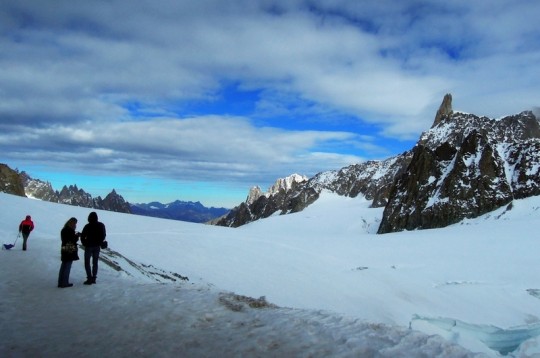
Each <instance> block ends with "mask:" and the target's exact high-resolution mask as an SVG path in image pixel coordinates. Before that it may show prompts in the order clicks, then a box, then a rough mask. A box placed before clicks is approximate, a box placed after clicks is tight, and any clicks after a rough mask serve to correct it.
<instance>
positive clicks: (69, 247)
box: [58, 218, 80, 288]
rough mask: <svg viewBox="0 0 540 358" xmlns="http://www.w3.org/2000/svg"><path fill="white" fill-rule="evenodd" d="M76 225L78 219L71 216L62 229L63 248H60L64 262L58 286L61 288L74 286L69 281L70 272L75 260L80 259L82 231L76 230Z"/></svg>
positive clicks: (59, 273)
mask: <svg viewBox="0 0 540 358" xmlns="http://www.w3.org/2000/svg"><path fill="white" fill-rule="evenodd" d="M76 227H77V219H76V218H71V219H69V220H68V221H67V222H66V224H65V225H64V227H63V228H62V231H60V238H61V239H62V248H61V250H60V257H61V260H62V264H61V265H60V272H58V287H60V288H65V287H71V286H73V284H72V283H69V273H70V272H71V264H72V263H73V261H75V260H78V259H79V255H78V253H77V251H78V250H79V249H78V247H77V241H79V235H80V233H77V232H75V229H76Z"/></svg>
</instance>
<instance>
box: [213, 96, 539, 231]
mask: <svg viewBox="0 0 540 358" xmlns="http://www.w3.org/2000/svg"><path fill="white" fill-rule="evenodd" d="M539 149H540V126H539V123H538V119H537V118H536V117H535V115H534V114H533V113H532V112H531V111H525V112H522V113H519V114H516V115H512V116H507V117H504V118H500V119H490V118H487V117H480V116H476V115H474V114H467V113H462V112H454V110H453V108H452V96H451V95H450V94H447V95H446V96H445V97H444V99H443V101H442V103H441V106H440V108H439V110H438V111H437V113H436V116H435V120H434V122H433V125H432V127H431V128H430V129H429V130H428V131H426V132H424V133H422V135H421V136H420V138H419V140H418V142H417V144H416V145H415V146H414V147H413V148H412V149H411V150H409V151H406V152H404V153H402V154H399V155H397V156H394V157H391V158H388V159H386V160H382V161H368V162H365V163H360V164H354V165H351V166H348V167H345V168H342V169H340V170H335V171H328V172H322V173H319V174H317V175H315V176H314V177H313V178H311V179H309V180H306V181H302V182H296V183H295V184H294V185H293V186H291V187H290V188H289V189H283V190H280V191H279V192H277V193H274V194H272V195H264V196H261V195H256V194H253V193H250V195H249V196H248V200H246V202H244V203H241V204H240V205H239V206H237V207H235V208H234V209H232V210H231V212H230V213H229V214H228V215H227V216H226V217H224V218H222V219H221V220H219V221H218V222H217V225H222V226H231V227H238V226H241V225H244V224H246V223H249V222H251V221H254V220H258V219H261V218H265V217H268V216H270V215H274V214H287V213H292V212H297V211H301V210H303V209H304V208H305V207H307V206H308V205H310V204H312V203H313V202H315V201H316V200H317V199H318V197H319V194H320V193H321V192H322V191H323V190H328V191H331V192H334V193H337V194H339V195H344V196H349V197H356V196H357V195H363V196H365V197H366V198H367V199H368V200H372V206H373V207H385V210H384V214H383V218H382V220H381V224H380V227H379V230H378V233H380V234H383V233H388V232H395V231H402V230H414V229H427V228H436V227H444V226H447V225H450V224H453V223H456V222H459V221H460V220H463V219H464V218H472V217H476V216H479V215H482V214H485V213H487V212H490V211H492V210H494V209H496V208H499V207H501V206H504V205H508V204H510V203H511V202H512V200H513V199H514V198H516V199H517V198H525V197H528V196H533V195H539V194H540V154H539V153H540V150H539Z"/></svg>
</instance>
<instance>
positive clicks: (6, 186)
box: [0, 163, 25, 196]
mask: <svg viewBox="0 0 540 358" xmlns="http://www.w3.org/2000/svg"><path fill="white" fill-rule="evenodd" d="M0 191H1V192H3V193H7V194H12V195H18V196H25V194H24V185H23V183H22V182H21V179H20V177H19V172H17V171H15V170H13V169H11V168H10V167H8V166H7V165H6V164H2V163H0Z"/></svg>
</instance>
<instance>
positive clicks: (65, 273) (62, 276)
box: [58, 261, 73, 286]
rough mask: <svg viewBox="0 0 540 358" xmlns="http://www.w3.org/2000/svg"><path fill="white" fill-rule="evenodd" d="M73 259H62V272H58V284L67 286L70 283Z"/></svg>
mask: <svg viewBox="0 0 540 358" xmlns="http://www.w3.org/2000/svg"><path fill="white" fill-rule="evenodd" d="M72 263H73V261H62V264H61V265H60V272H58V286H67V284H68V283H69V273H70V272H71V264H72Z"/></svg>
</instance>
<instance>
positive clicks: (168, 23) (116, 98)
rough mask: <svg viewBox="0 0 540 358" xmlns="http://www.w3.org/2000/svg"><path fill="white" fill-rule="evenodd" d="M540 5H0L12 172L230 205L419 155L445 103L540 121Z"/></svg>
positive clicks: (5, 126) (3, 117)
mask: <svg viewBox="0 0 540 358" xmlns="http://www.w3.org/2000/svg"><path fill="white" fill-rule="evenodd" d="M539 17H540V3H539V2H538V1H533V0H518V1H510V0H493V1H474V2H471V1H462V0H456V1H451V2H440V1H435V0H430V1H400V2H395V1H390V0H364V1H345V0H343V1H340V0H332V1H330V0H328V1H323V0H312V1H308V0H304V1H300V0H298V1H297V0H287V1H285V0H283V1H271V0H268V1H266V0H265V1H247V0H231V1H226V2H225V1H218V0H207V1H205V0H202V1H172V0H171V1H159V2H156V1H138V2H136V3H133V2H131V1H127V0H112V1H93V2H88V1H78V0H75V1H57V2H55V6H54V7H52V6H50V5H49V4H47V3H46V2H43V1H13V0H5V1H2V3H1V4H0V31H1V34H2V36H1V37H0V49H1V51H0V153H1V154H0V162H3V163H6V164H8V165H9V166H10V167H12V168H19V169H20V170H25V171H27V172H28V173H29V174H30V175H31V176H32V177H35V178H38V179H42V180H46V181H50V182H51V184H52V185H53V187H54V188H55V189H57V190H59V189H61V187H62V186H63V185H71V184H77V185H78V186H79V187H81V188H83V189H85V190H86V191H88V192H90V193H91V194H92V195H94V196H97V195H101V196H104V195H106V194H107V193H109V192H110V191H111V190H112V189H113V188H114V189H116V191H117V192H118V193H120V194H121V195H122V196H124V198H125V199H126V200H128V201H130V202H148V201H153V200H158V201H162V202H171V201H174V200H176V199H180V200H193V201H197V200H198V201H201V202H202V203H203V204H205V205H207V206H225V207H232V206H235V205H237V204H239V203H240V202H241V201H243V200H244V199H245V198H246V196H247V193H248V190H249V188H250V187H251V186H254V185H258V186H260V187H261V188H263V190H265V189H266V188H267V187H269V186H270V185H271V184H272V183H273V182H274V181H275V180H276V179H277V178H280V177H285V176H287V175H290V174H292V173H299V174H303V175H306V176H308V177H311V176H313V175H314V174H316V173H318V172H321V171H325V170H332V169H339V168H342V167H344V166H347V165H350V164H354V163H358V162H362V161H365V160H371V159H385V158H388V157H390V156H393V155H396V154H398V153H401V152H403V151H405V150H408V149H410V148H411V147H412V146H413V145H414V143H415V142H416V140H417V139H418V137H419V136H420V134H421V132H422V131H424V130H427V129H428V128H429V127H430V126H431V124H432V122H433V119H434V116H435V112H436V111H437V109H438V107H439V105H440V103H441V101H442V98H443V96H444V94H446V93H452V95H453V98H454V101H453V103H454V109H455V110H462V111H465V112H470V113H475V114H478V115H486V116H488V117H492V118H497V117H501V116H504V115H509V114H515V113H519V112H521V111H524V110H531V109H532V110H537V109H538V107H540V104H539V102H540V101H539V99H540V96H539V94H540V81H539V79H540V78H539V77H540V75H539V74H540V65H539V64H540V28H539V27H538V26H537V20H538V18H539Z"/></svg>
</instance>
